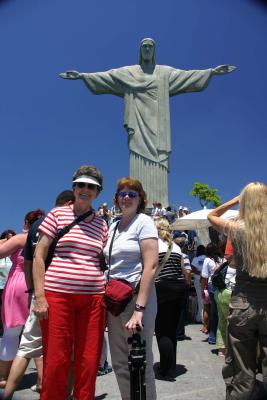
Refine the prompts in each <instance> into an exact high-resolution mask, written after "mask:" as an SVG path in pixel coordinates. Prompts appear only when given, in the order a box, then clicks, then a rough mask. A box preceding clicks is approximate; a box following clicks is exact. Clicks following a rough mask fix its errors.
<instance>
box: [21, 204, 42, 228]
mask: <svg viewBox="0 0 267 400" xmlns="http://www.w3.org/2000/svg"><path fill="white" fill-rule="evenodd" d="M44 216H45V212H44V211H43V210H41V209H40V208H37V210H34V211H29V212H28V213H27V214H26V215H25V218H24V221H25V222H26V221H27V222H28V224H29V225H30V226H31V225H32V224H33V223H34V222H35V221H37V219H39V218H41V217H44Z"/></svg>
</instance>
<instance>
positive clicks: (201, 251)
mask: <svg viewBox="0 0 267 400" xmlns="http://www.w3.org/2000/svg"><path fill="white" fill-rule="evenodd" d="M205 255H206V249H205V246H203V244H200V245H199V246H197V251H196V257H198V256H205Z"/></svg>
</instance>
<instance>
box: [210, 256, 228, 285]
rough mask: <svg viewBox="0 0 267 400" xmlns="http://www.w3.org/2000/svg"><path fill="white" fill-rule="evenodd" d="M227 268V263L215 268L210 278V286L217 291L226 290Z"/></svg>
mask: <svg viewBox="0 0 267 400" xmlns="http://www.w3.org/2000/svg"><path fill="white" fill-rule="evenodd" d="M227 268H228V261H225V262H224V263H222V264H221V265H220V266H219V267H218V268H217V270H215V272H214V274H213V275H212V277H211V282H212V285H213V286H214V287H215V289H218V290H219V291H222V290H224V289H225V288H226V284H225V277H226V273H227Z"/></svg>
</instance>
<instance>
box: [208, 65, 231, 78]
mask: <svg viewBox="0 0 267 400" xmlns="http://www.w3.org/2000/svg"><path fill="white" fill-rule="evenodd" d="M235 70H236V67H235V66H233V65H228V64H224V65H218V67H215V68H213V70H212V72H213V74H215V75H224V74H229V73H230V72H233V71H235Z"/></svg>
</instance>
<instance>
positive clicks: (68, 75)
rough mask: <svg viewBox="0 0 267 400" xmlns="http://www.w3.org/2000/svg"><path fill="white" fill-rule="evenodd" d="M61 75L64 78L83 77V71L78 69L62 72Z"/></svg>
mask: <svg viewBox="0 0 267 400" xmlns="http://www.w3.org/2000/svg"><path fill="white" fill-rule="evenodd" d="M59 76H60V77H61V78H63V79H82V77H83V73H82V72H78V71H66V72H61V73H60V74H59Z"/></svg>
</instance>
